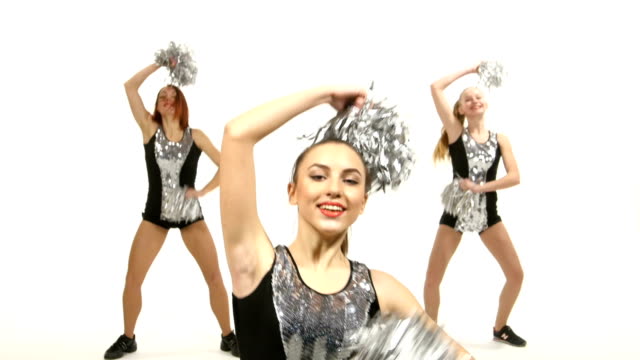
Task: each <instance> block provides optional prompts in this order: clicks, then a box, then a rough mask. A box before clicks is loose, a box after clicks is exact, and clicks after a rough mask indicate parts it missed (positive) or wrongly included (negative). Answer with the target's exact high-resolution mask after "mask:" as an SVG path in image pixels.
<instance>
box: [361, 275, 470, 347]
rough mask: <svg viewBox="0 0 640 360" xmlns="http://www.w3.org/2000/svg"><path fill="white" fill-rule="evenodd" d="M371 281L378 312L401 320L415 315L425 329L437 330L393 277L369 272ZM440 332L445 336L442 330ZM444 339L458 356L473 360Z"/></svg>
mask: <svg viewBox="0 0 640 360" xmlns="http://www.w3.org/2000/svg"><path fill="white" fill-rule="evenodd" d="M371 280H372V281H373V286H374V287H375V289H376V293H377V294H378V303H379V304H380V312H381V313H382V314H383V315H386V314H392V315H395V316H397V317H399V318H401V319H406V318H409V317H411V316H416V315H417V316H420V317H421V318H422V321H424V324H425V328H434V327H435V328H439V326H438V325H437V324H436V323H435V322H434V321H433V319H431V318H430V317H429V315H427V313H426V312H425V311H424V310H423V309H422V306H420V303H418V300H417V299H416V297H415V296H413V294H412V293H411V291H409V289H407V288H406V287H405V286H404V285H403V284H402V283H400V282H399V281H398V280H396V279H395V278H394V277H393V276H391V275H389V274H387V273H384V272H382V271H377V270H371ZM441 331H442V332H443V333H444V334H446V332H444V330H441ZM446 337H447V338H448V339H449V340H450V341H451V346H453V347H455V348H457V351H458V353H459V354H460V355H463V354H464V355H466V358H468V359H473V357H472V356H471V355H470V354H469V352H468V351H467V350H466V349H465V348H464V347H462V345H460V344H458V343H457V342H456V341H455V340H453V339H451V337H450V336H449V335H448V334H446ZM461 358H462V357H461Z"/></svg>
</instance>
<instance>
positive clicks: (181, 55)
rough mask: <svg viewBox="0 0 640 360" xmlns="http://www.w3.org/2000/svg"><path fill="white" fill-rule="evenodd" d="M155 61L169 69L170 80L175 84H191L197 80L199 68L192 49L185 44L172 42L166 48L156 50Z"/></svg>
mask: <svg viewBox="0 0 640 360" xmlns="http://www.w3.org/2000/svg"><path fill="white" fill-rule="evenodd" d="M155 63H156V64H158V65H160V66H164V67H166V68H167V69H169V77H170V82H171V83H172V84H174V85H177V86H185V85H191V84H194V83H195V81H196V75H197V74H198V68H197V66H196V63H195V61H194V60H193V57H192V54H191V51H190V50H189V49H188V48H187V47H186V46H184V45H176V43H174V42H173V41H172V42H170V43H169V47H167V48H166V49H160V50H158V51H156V53H155Z"/></svg>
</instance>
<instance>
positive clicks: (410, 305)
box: [370, 269, 422, 317]
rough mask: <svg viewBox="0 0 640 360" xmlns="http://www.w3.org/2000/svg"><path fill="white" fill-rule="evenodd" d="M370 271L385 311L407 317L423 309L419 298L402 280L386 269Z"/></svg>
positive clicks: (381, 306) (382, 308) (381, 307)
mask: <svg viewBox="0 0 640 360" xmlns="http://www.w3.org/2000/svg"><path fill="white" fill-rule="evenodd" d="M370 271H371V281H372V282H373V286H374V287H375V289H376V293H377V295H378V302H379V303H380V310H382V312H383V313H394V314H396V315H398V316H402V317H407V316H411V315H413V314H414V313H416V312H418V311H422V308H421V306H420V304H419V303H418V300H417V299H416V298H415V297H414V296H413V294H412V293H411V291H409V289H407V288H406V287H405V286H404V285H403V284H402V283H401V282H400V281H398V280H397V279H396V278H394V277H393V276H391V275H390V274H388V273H386V272H384V271H380V270H373V269H372V270H370Z"/></svg>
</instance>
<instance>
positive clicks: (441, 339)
mask: <svg viewBox="0 0 640 360" xmlns="http://www.w3.org/2000/svg"><path fill="white" fill-rule="evenodd" d="M356 344H357V345H356V346H355V349H356V353H357V354H356V356H355V357H354V358H353V359H354V360H463V359H465V360H467V359H472V357H471V355H469V353H467V352H466V351H464V349H463V348H462V347H460V346H459V345H458V344H456V342H455V341H454V340H453V339H451V338H450V337H449V336H448V335H447V334H446V333H445V332H444V331H443V330H442V329H441V328H440V327H438V325H437V324H435V323H434V322H433V321H432V320H430V319H426V318H425V317H423V316H420V315H414V316H412V317H410V318H407V319H400V318H398V317H396V316H393V315H379V316H377V317H375V318H374V319H373V320H372V321H371V323H370V324H369V325H368V326H367V327H366V328H363V329H362V330H361V331H360V332H359V333H358V334H356Z"/></svg>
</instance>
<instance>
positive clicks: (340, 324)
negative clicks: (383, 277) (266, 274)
mask: <svg viewBox="0 0 640 360" xmlns="http://www.w3.org/2000/svg"><path fill="white" fill-rule="evenodd" d="M271 281H272V288H273V303H274V307H275V309H276V314H277V316H278V321H279V323H280V332H281V336H282V341H283V346H284V349H285V353H286V355H287V359H288V360H325V359H336V360H339V359H349V358H350V357H351V356H352V355H353V353H352V351H346V350H345V349H347V348H351V347H353V345H354V344H353V343H352V342H351V341H353V340H354V338H353V336H354V334H356V333H357V332H358V331H359V330H360V329H361V328H363V327H364V326H365V325H366V324H367V322H368V321H369V310H370V307H371V304H373V303H374V302H375V300H376V295H375V291H374V289H373V286H372V283H371V278H370V276H369V271H368V269H367V268H366V266H364V265H363V264H360V263H357V262H355V261H352V262H351V278H350V280H349V282H348V284H347V285H346V286H345V288H344V289H343V290H342V291H340V292H338V293H335V294H320V293H318V292H316V291H315V290H313V289H311V288H309V287H308V286H307V285H306V284H305V283H304V282H303V281H302V279H301V278H300V276H299V274H298V269H297V267H296V265H295V263H294V260H293V258H292V257H291V255H290V253H289V251H288V250H287V249H286V247H284V246H278V247H276V262H275V264H274V268H273V274H272V279H271Z"/></svg>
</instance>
